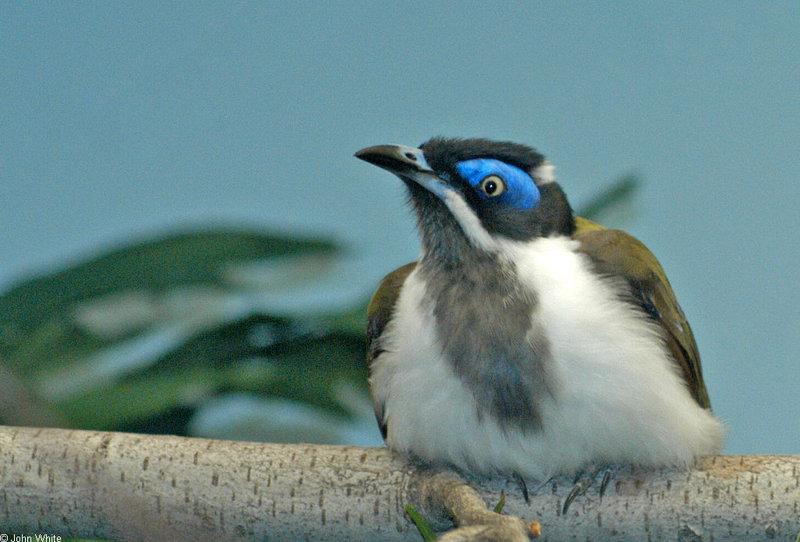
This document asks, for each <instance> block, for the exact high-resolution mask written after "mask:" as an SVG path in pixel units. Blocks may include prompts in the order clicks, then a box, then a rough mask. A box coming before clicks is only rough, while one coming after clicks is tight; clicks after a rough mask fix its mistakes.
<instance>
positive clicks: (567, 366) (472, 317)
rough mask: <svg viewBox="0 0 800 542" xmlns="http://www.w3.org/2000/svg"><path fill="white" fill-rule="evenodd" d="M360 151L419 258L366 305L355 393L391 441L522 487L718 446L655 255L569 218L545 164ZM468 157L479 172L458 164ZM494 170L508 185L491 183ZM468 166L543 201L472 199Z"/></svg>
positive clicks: (478, 154) (447, 152)
mask: <svg viewBox="0 0 800 542" xmlns="http://www.w3.org/2000/svg"><path fill="white" fill-rule="evenodd" d="M357 156H359V157H361V158H363V159H365V160H367V161H369V162H371V163H374V164H376V165H379V166H381V167H383V168H385V169H388V170H390V171H392V172H394V173H396V174H397V175H398V176H399V177H400V178H401V179H402V180H403V181H404V182H405V184H406V186H407V187H408V189H409V194H410V198H411V202H412V205H413V207H414V209H415V211H416V214H417V218H418V224H419V229H420V234H421V237H422V246H423V248H422V254H421V257H420V260H419V262H418V263H416V264H409V265H407V266H404V267H403V268H400V269H398V270H397V271H395V272H393V273H391V274H390V275H388V276H387V278H386V279H384V281H383V283H382V285H381V287H380V288H379V290H378V292H377V293H376V295H375V297H374V298H373V301H372V303H371V304H370V309H369V325H368V342H369V352H368V359H369V361H370V384H371V390H372V394H373V398H374V401H375V409H376V416H377V418H378V422H379V424H380V426H381V428H382V431H383V432H384V437H385V438H386V441H387V443H388V444H389V446H391V447H393V448H395V449H397V450H400V451H403V452H407V453H411V454H414V455H416V456H418V457H420V458H422V459H425V460H428V461H430V462H435V463H446V464H451V465H454V466H457V467H459V468H462V469H465V470H468V471H477V472H483V473H493V472H500V473H504V474H512V473H515V474H520V475H523V476H525V477H530V478H534V479H544V478H547V477H549V476H551V475H555V474H558V473H570V472H575V471H576V470H577V469H579V468H581V467H583V466H586V465H587V464H608V463H615V464H618V463H636V464H641V465H679V466H681V465H687V464H689V463H691V462H692V461H693V460H694V459H695V458H697V457H699V456H702V455H706V454H713V453H716V452H718V451H719V450H720V448H721V445H722V441H723V437H724V428H723V426H722V425H721V424H720V423H719V422H718V421H717V420H716V419H715V418H714V416H713V415H712V413H711V411H710V404H709V402H708V396H707V393H706V391H705V386H704V384H703V381H702V373H701V370H700V360H699V355H698V353H697V347H696V345H695V342H694V338H693V336H692V334H691V329H690V328H689V326H688V322H686V319H685V316H684V315H683V313H682V312H681V310H680V307H679V306H678V304H677V301H676V300H675V297H674V294H673V292H672V289H671V288H670V286H669V283H668V281H667V280H666V276H665V275H664V273H663V270H662V269H661V267H660V266H659V265H658V262H657V260H656V259H655V257H653V256H652V254H651V253H650V252H649V251H648V250H647V249H646V248H645V247H644V246H643V245H641V243H639V242H638V241H636V240H635V239H633V238H632V237H630V236H628V235H627V234H625V233H624V232H619V231H616V230H605V229H603V228H602V227H600V226H598V225H595V224H593V223H591V222H588V221H585V220H583V219H580V218H576V217H573V215H572V211H571V209H570V207H569V204H568V202H567V199H566V197H565V196H564V194H563V191H562V190H561V188H560V186H559V185H558V184H557V183H555V182H554V178H553V175H552V166H550V165H549V163H547V162H546V160H545V159H544V157H543V156H542V155H540V154H538V153H536V152H535V151H533V150H532V149H530V148H529V147H526V146H523V145H517V144H512V143H497V142H491V141H487V140H481V139H474V140H462V139H455V140H454V139H444V138H435V139H433V140H431V141H429V142H427V143H425V144H423V145H422V146H421V147H420V149H412V148H409V147H398V146H395V147H392V146H382V147H373V148H369V149H364V150H363V151H359V153H358V154H357ZM476 159H487V160H484V161H480V162H478V166H479V167H478V166H475V163H473V162H469V164H467V165H468V166H469V167H466V166H465V165H464V164H465V162H468V161H474V160H476ZM492 161H499V162H500V163H502V164H501V165H498V166H497V167H495V168H494V169H492V163H493V162H492ZM487 164H488V165H487ZM505 164H507V165H509V166H513V168H518V169H519V170H522V172H524V174H523V178H520V179H516V178H515V179H513V180H510V182H505V181H504V180H503V178H502V177H503V176H506V177H507V176H508V175H509V171H511V170H509V169H508V168H506V167H505V166H503V165H505ZM473 166H475V167H473ZM486 168H488V169H486ZM474 171H479V173H474V174H475V175H479V176H482V175H484V174H485V175H486V176H491V175H496V176H497V177H499V181H498V180H497V179H496V178H495V177H491V178H490V179H489V180H490V181H492V182H493V183H494V182H495V181H497V182H499V183H500V184H501V188H502V189H503V190H506V189H507V190H509V191H510V190H521V191H532V190H535V191H536V192H537V194H539V195H540V200H539V201H538V203H537V204H535V205H534V206H533V207H532V208H529V206H527V205H516V204H514V203H513V202H518V201H521V199H520V198H522V197H524V196H525V194H524V193H521V194H511V196H513V197H500V195H501V194H505V192H503V191H495V190H494V189H495V186H494V185H493V186H492V187H491V188H492V190H491V192H492V195H487V193H485V192H483V193H482V192H479V190H480V189H481V188H482V187H483V186H484V185H485V183H484V184H482V180H481V179H480V178H473V177H471V176H472V175H473V173H472V172H474ZM511 174H512V175H516V173H513V172H512V173H511ZM525 175H527V176H528V177H525ZM511 181H513V182H511ZM525 183H530V184H528V185H526V184H525ZM495 194H496V195H497V197H494V195H495ZM525 201H530V200H525ZM510 202H511V203H510Z"/></svg>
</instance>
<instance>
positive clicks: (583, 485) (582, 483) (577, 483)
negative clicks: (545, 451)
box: [561, 467, 614, 515]
mask: <svg viewBox="0 0 800 542" xmlns="http://www.w3.org/2000/svg"><path fill="white" fill-rule="evenodd" d="M601 473H602V474H603V478H602V480H601V481H600V488H599V495H600V498H601V499H602V498H603V495H605V493H606V489H608V484H609V483H610V482H611V479H612V478H613V477H614V469H613V468H612V467H601V468H598V469H595V470H593V471H591V473H590V474H586V473H585V472H579V473H578V475H577V476H576V477H575V480H574V485H573V486H572V489H571V490H570V492H569V493H568V494H567V498H566V499H564V506H563V507H562V508H561V515H564V514H566V513H567V510H569V507H570V505H571V504H572V501H574V500H575V499H576V498H577V497H578V496H580V495H583V494H584V493H586V491H588V489H589V488H590V487H592V485H593V484H594V482H595V480H596V479H597V477H598V476H600V474H601Z"/></svg>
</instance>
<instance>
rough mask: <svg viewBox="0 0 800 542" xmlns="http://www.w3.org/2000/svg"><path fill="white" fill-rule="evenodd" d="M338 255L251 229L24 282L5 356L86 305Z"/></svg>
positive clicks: (146, 249)
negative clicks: (239, 270)
mask: <svg viewBox="0 0 800 542" xmlns="http://www.w3.org/2000/svg"><path fill="white" fill-rule="evenodd" d="M334 252H336V246H335V245H334V244H333V243H332V242H330V241H321V240H310V239H297V238H289V237H282V236H276V235H266V234H263V233H260V232H253V231H246V230H205V231H193V232H183V233H176V234H172V235H167V236H164V237H161V238H157V239H153V240H148V241H145V242H142V243H137V244H132V245H129V246H125V247H123V248H120V249H116V250H112V251H110V252H108V253H106V254H103V255H101V256H98V257H95V258H92V259H89V260H87V261H84V262H81V263H78V264H75V265H73V266H70V267H68V268H67V269H64V270H61V271H57V272H55V273H52V274H49V275H45V276H42V277H37V278H34V279H31V280H28V281H25V282H23V283H21V284H19V285H17V286H14V287H13V288H11V289H10V290H8V291H7V292H5V293H4V294H3V295H2V296H0V355H2V356H3V357H5V358H9V357H11V356H12V355H13V354H14V353H15V351H16V350H17V348H21V347H22V345H23V344H29V343H30V339H31V338H32V337H35V335H36V334H37V333H40V330H41V329H42V328H44V329H52V328H56V329H60V328H61V327H62V325H66V324H64V322H65V321H66V322H69V320H70V317H71V314H70V309H71V308H73V307H74V306H75V305H76V304H77V303H78V302H80V301H83V300H86V299H92V298H100V297H102V296H106V295H109V294H115V293H120V292H126V291H134V292H136V291H142V290H145V291H148V292H153V293H158V292H164V291H166V290H169V289H171V288H176V287H179V286H192V285H193V286H197V285H206V286H225V285H227V282H228V281H226V280H225V273H226V271H229V266H231V264H243V263H246V262H251V263H252V262H263V261H264V260H270V259H274V258H279V257H286V256H293V257H297V256H312V255H313V256H320V255H326V256H332V255H333V254H334ZM37 344H38V343H37ZM33 346H34V347H35V346H36V344H34V345H33Z"/></svg>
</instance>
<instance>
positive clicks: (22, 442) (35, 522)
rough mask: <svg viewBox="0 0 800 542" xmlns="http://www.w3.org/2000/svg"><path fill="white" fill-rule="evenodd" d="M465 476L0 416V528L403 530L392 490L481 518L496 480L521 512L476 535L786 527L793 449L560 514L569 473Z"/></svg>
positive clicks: (444, 520)
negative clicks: (46, 425)
mask: <svg viewBox="0 0 800 542" xmlns="http://www.w3.org/2000/svg"><path fill="white" fill-rule="evenodd" d="M468 482H469V486H471V487H473V488H475V490H476V491H477V493H475V492H474V491H472V490H470V489H469V488H467V487H465V485H464V484H463V483H462V479H461V478H460V477H458V476H457V475H455V474H454V473H448V472H431V471H429V470H427V469H424V468H421V467H419V466H417V465H415V464H414V463H412V462H409V461H407V460H405V459H403V458H401V457H398V456H397V455H395V454H392V453H390V452H389V451H388V450H387V449H384V448H358V447H352V446H317V445H303V444H293V445H284V444H280V445H279V444H261V443H251V442H232V441H219V440H208V439H199V438H185V437H173V436H154V435H137V434H126V433H108V432H96V431H71V430H64V429H34V428H23V427H2V426H0V533H17V534H49V535H61V536H71V537H86V538H104V539H112V540H176V541H181V540H202V539H205V538H206V537H213V539H224V540H264V539H269V540H303V539H313V540H409V539H411V540H414V539H415V537H416V536H417V534H416V529H415V527H414V526H413V524H412V523H411V522H410V520H409V519H408V516H407V515H406V513H405V509H404V507H405V505H406V504H411V505H412V506H414V507H415V508H416V509H417V510H418V511H419V512H421V513H422V514H423V516H425V517H426V518H428V519H429V521H430V522H431V525H432V526H433V527H434V528H435V529H437V530H441V531H444V530H447V529H449V528H452V527H453V521H454V519H453V517H454V515H458V516H459V517H458V518H455V521H456V523H458V524H459V525H464V524H471V523H475V522H477V523H481V524H489V526H490V527H491V526H492V525H491V524H494V523H495V520H496V519H497V518H496V517H495V516H494V515H492V513H490V512H488V511H480V510H479V509H480V504H481V500H482V501H483V502H485V503H489V504H491V505H494V504H495V503H496V502H497V501H498V500H499V499H500V493H501V491H504V492H505V493H506V506H505V509H504V510H503V513H504V514H508V515H510V516H517V517H518V518H524V519H525V520H526V521H522V520H519V519H517V518H511V519H510V520H509V522H510V523H511V524H512V526H511V527H510V529H511V531H509V532H511V534H499V535H497V536H494V535H491V536H489V537H486V536H484V537H483V538H481V539H506V540H514V539H519V533H520V532H526V529H528V528H529V526H530V524H529V523H527V522H529V521H534V520H535V521H538V522H540V523H541V527H542V534H543V537H544V539H548V540H566V539H580V540H647V539H650V540H678V539H680V540H712V539H713V540H730V539H733V540H756V539H758V540H761V539H775V540H794V539H795V537H796V536H797V534H798V532H800V456H717V457H711V458H708V459H706V460H705V461H703V462H702V464H701V465H699V466H698V467H697V468H696V469H694V470H690V471H671V470H658V471H651V472H644V471H641V470H632V469H619V470H617V471H616V474H615V476H614V479H613V480H612V481H611V483H610V485H609V486H608V489H607V490H606V493H605V495H604V496H603V497H602V499H601V498H599V495H598V492H597V488H596V486H595V487H593V488H590V490H589V491H588V492H587V493H586V494H585V495H583V496H581V497H578V499H576V500H575V502H573V503H572V505H571V506H570V508H569V511H568V513H567V514H566V515H563V516H562V515H561V508H562V505H563V502H564V499H565V497H566V495H567V493H568V492H569V490H570V489H571V483H570V481H568V480H557V481H555V482H550V483H548V484H546V485H545V486H543V487H542V488H540V489H539V490H538V491H537V492H536V493H535V494H533V495H531V502H530V504H526V503H525V501H524V500H523V498H522V492H521V491H520V489H519V486H518V485H517V484H516V483H515V482H514V481H509V480H505V479H493V480H487V479H472V478H470V479H469V480H468ZM476 495H479V496H480V499H477V498H476ZM476 502H477V504H478V506H477V509H478V510H477V511H476ZM513 525H516V527H514V526H513ZM506 526H507V525H504V526H503V528H502V529H500V530H499V531H498V532H500V531H503V529H505V528H506ZM484 532H489V531H484ZM466 536H467V537H466V538H462V539H464V540H470V539H472V540H475V539H478V538H480V536H474V537H472V538H470V535H466ZM526 536H527V535H526Z"/></svg>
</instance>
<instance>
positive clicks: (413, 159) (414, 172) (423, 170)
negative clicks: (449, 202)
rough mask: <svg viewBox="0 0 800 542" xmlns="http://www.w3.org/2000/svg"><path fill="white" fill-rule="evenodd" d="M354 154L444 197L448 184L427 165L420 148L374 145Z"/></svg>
mask: <svg viewBox="0 0 800 542" xmlns="http://www.w3.org/2000/svg"><path fill="white" fill-rule="evenodd" d="M355 156H356V158H360V159H361V160H364V161H365V162H369V163H370V164H373V165H376V166H378V167H380V168H383V169H385V170H386V171H389V172H391V173H394V174H395V175H397V176H398V177H400V178H401V179H403V180H407V181H413V182H415V183H417V184H419V185H420V186H422V187H423V188H425V189H427V190H429V191H430V192H432V193H434V194H436V195H437V196H439V197H440V198H444V197H445V194H446V191H447V189H448V185H447V183H446V181H445V180H444V179H442V178H441V177H439V175H437V174H436V172H435V171H434V170H433V169H432V168H431V167H430V166H429V165H428V162H427V161H426V160H425V155H424V153H423V152H422V149H417V148H415V147H406V146H405V145H375V146H374V147H367V148H366V149H361V150H360V151H358V152H357V153H356V154H355Z"/></svg>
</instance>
